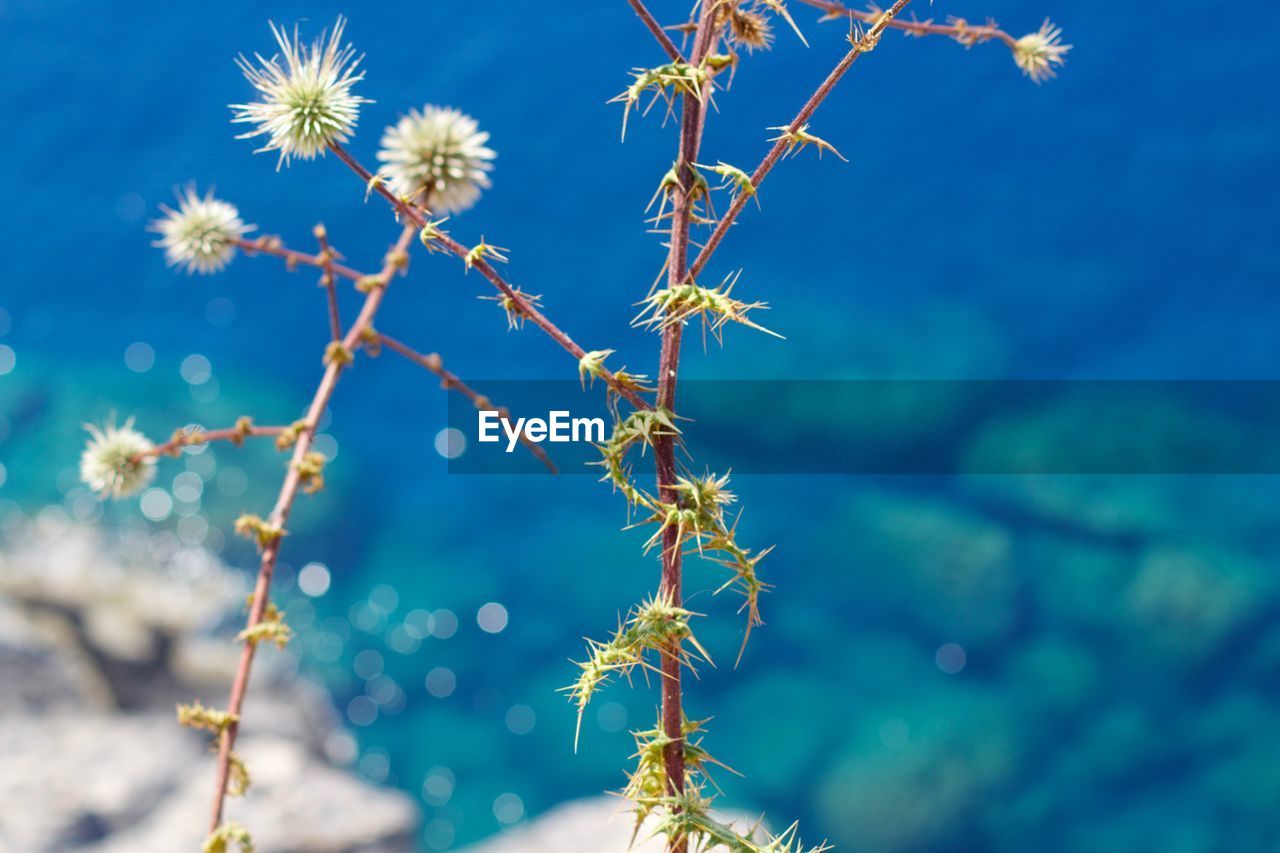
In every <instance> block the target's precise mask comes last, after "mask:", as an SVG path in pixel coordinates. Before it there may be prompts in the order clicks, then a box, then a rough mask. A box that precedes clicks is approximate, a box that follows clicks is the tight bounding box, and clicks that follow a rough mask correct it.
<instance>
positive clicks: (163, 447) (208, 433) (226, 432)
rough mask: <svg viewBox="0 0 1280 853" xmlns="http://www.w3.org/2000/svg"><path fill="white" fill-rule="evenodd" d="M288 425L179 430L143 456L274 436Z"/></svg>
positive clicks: (163, 454) (246, 425)
mask: <svg viewBox="0 0 1280 853" xmlns="http://www.w3.org/2000/svg"><path fill="white" fill-rule="evenodd" d="M286 429H288V427H282V426H263V427H260V426H253V425H252V424H245V425H244V426H240V425H236V426H233V427H228V428H226V429H210V430H196V431H195V432H190V433H183V432H181V431H179V432H178V433H175V434H174V436H173V438H171V439H169V440H168V441H166V442H164V443H163V444H157V445H155V446H154V447H152V448H151V449H150V450H148V451H147V452H146V453H143V454H141V455H142V456H166V455H168V454H171V453H177V452H178V451H179V450H181V449H182V448H184V447H193V446H196V445H201V444H208V443H209V442H211V441H230V442H234V443H235V444H239V443H240V442H242V441H244V440H245V439H246V438H259V437H274V436H278V435H280V434H281V433H282V432H284V431H285V430H286Z"/></svg>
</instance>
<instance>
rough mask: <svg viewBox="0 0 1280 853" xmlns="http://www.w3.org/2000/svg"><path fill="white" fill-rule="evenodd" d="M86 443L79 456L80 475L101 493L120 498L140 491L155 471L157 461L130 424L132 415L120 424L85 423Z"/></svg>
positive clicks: (148, 442) (105, 495) (142, 436)
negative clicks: (99, 425)
mask: <svg viewBox="0 0 1280 853" xmlns="http://www.w3.org/2000/svg"><path fill="white" fill-rule="evenodd" d="M85 429H87V430H88V431H89V444H88V446H86V447H85V449H84V453H83V454H82V455H81V456H80V479H81V480H83V481H84V482H85V484H86V485H87V486H88V487H89V488H91V489H93V490H94V491H95V492H97V493H98V494H100V495H102V496H104V497H112V498H122V497H127V496H128V495H132V494H134V493H136V492H138V491H141V490H142V488H143V487H145V486H146V485H147V484H148V483H150V482H151V478H152V477H154V476H155V473H156V461H155V459H154V458H153V457H152V456H150V455H144V454H148V453H149V452H150V450H151V447H152V445H151V442H150V441H148V440H147V437H146V436H145V435H143V434H142V433H140V432H138V431H137V430H136V429H134V428H133V418H130V419H129V420H127V421H125V422H124V425H123V426H116V425H115V424H114V423H106V424H103V426H102V427H101V428H99V427H96V426H94V425H92V424H85Z"/></svg>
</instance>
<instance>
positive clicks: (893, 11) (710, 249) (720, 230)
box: [688, 0, 910, 281]
mask: <svg viewBox="0 0 1280 853" xmlns="http://www.w3.org/2000/svg"><path fill="white" fill-rule="evenodd" d="M908 2H910V0H898V2H896V3H894V4H893V6H891V7H890V8H889V10H888V11H886V12H884V13H883V14H881V15H879V16H878V18H877V20H876V23H875V24H874V25H872V27H871V28H870V29H868V30H867V31H866V33H865V34H863V36H862V38H860V39H858V40H857V41H856V42H854V44H853V47H851V48H850V49H849V52H848V53H846V54H845V55H844V58H843V59H841V60H840V62H839V63H837V64H836V67H835V68H833V69H831V73H830V74H828V75H827V79H825V80H823V81H822V85H820V86H819V87H818V88H817V90H816V91H815V92H814V93H813V94H812V95H810V96H809V100H808V101H806V102H805V104H804V106H803V107H801V108H800V112H799V113H797V114H796V117H795V118H794V119H792V120H791V124H789V125H787V130H786V132H784V133H782V134H780V135H779V136H778V139H777V141H776V142H774V144H773V147H772V148H770V149H769V153H768V154H766V155H764V159H763V160H761V161H760V165H759V166H756V170H755V171H754V172H752V173H751V186H752V187H753V188H754V189H755V190H757V191H758V190H759V188H760V185H761V184H762V183H764V179H765V178H766V177H767V176H768V174H769V172H771V171H772V170H773V167H774V166H776V165H777V164H778V161H779V160H781V159H782V157H783V155H785V154H786V153H787V150H788V149H789V148H790V145H791V143H790V142H789V141H788V134H790V133H794V132H795V131H797V130H799V129H800V126H801V125H803V124H805V123H807V122H808V121H809V119H810V118H812V117H813V114H814V113H815V112H817V110H818V107H819V106H821V105H822V102H823V101H825V100H826V99H827V96H828V95H830V94H831V91H832V90H833V89H834V88H835V87H836V84H837V83H839V82H840V78H842V77H844V75H845V73H846V72H848V70H849V69H850V68H851V67H852V66H853V63H854V62H855V61H856V60H857V58H858V57H859V56H861V55H862V54H864V53H866V52H867V51H869V50H871V49H872V48H873V47H875V44H876V42H877V40H879V38H880V35H881V34H882V33H883V32H884V30H885V28H886V27H890V26H892V25H893V23H894V20H895V17H896V16H897V14H898V13H899V12H901V11H902V7H904V6H906V5H907V3H908ZM750 195H751V194H748V193H746V192H743V191H742V190H739V191H738V194H737V196H735V197H734V199H733V203H732V204H730V205H729V209H728V210H726V211H725V214H724V216H723V217H721V218H720V221H719V222H717V223H716V227H715V229H714V230H713V231H712V232H711V236H710V237H708V238H707V242H706V243H705V244H703V246H702V250H701V251H700V252H698V256H697V257H696V258H695V259H694V261H693V264H692V265H690V267H689V275H688V278H689V280H690V281H697V278H698V276H699V275H701V274H702V270H703V269H704V268H705V267H706V265H707V262H708V261H710V260H711V256H712V255H713V254H715V251H716V249H717V248H719V246H720V241H722V240H723V239H724V236H725V234H727V233H729V227H730V226H731V225H733V223H734V220H736V219H737V218H738V214H740V213H741V212H742V208H744V207H745V206H746V204H747V199H748V198H749V197H750Z"/></svg>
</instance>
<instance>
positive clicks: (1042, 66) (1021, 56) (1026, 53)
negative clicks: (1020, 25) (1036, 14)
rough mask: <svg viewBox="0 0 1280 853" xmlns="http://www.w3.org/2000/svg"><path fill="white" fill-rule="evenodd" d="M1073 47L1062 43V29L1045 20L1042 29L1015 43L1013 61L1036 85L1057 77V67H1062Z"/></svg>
mask: <svg viewBox="0 0 1280 853" xmlns="http://www.w3.org/2000/svg"><path fill="white" fill-rule="evenodd" d="M1069 50H1071V45H1069V44H1063V43H1062V29H1061V28H1059V27H1055V26H1054V25H1053V24H1052V23H1051V22H1050V21H1049V19H1048V18H1045V21H1044V23H1043V24H1041V25H1040V29H1039V30H1037V31H1036V32H1034V33H1028V34H1027V35H1025V36H1023V37H1022V38H1020V39H1018V40H1017V41H1016V42H1014V43H1013V61H1014V62H1016V63H1018V67H1019V68H1021V69H1022V73H1024V74H1026V75H1027V76H1028V77H1030V78H1031V79H1032V80H1033V81H1035V82H1036V83H1042V82H1044V81H1045V80H1047V79H1049V78H1050V77H1054V76H1057V72H1056V71H1055V70H1054V67H1053V66H1055V65H1061V64H1062V63H1063V62H1064V57H1065V56H1066V55H1067V51H1069Z"/></svg>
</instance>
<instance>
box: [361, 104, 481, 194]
mask: <svg viewBox="0 0 1280 853" xmlns="http://www.w3.org/2000/svg"><path fill="white" fill-rule="evenodd" d="M488 141H489V134H488V133H487V132H485V131H482V130H480V129H479V126H478V125H477V124H476V120H475V119H473V118H472V117H471V116H469V115H467V114H466V113H464V112H462V111H461V110H455V109H453V108H452V107H437V106H435V105H433V104H427V105H426V106H424V107H423V108H422V109H421V110H410V111H409V114H408V115H407V116H405V117H403V118H402V119H400V121H398V122H397V123H395V124H393V125H391V126H390V127H388V128H387V129H386V131H384V132H383V134H382V148H381V149H380V150H379V151H378V160H380V161H381V162H382V163H383V166H382V168H381V171H380V172H379V174H381V175H383V176H385V177H386V178H388V179H389V180H390V183H391V187H392V189H393V190H394V191H395V192H396V193H398V194H399V195H401V196H406V197H408V198H412V199H415V200H417V201H420V202H423V203H424V204H426V206H427V207H429V208H431V210H432V211H434V212H435V213H458V212H460V211H463V210H466V209H467V208H469V207H471V206H472V205H473V204H475V203H476V200H477V199H478V198H480V191H481V190H482V189H487V188H488V187H489V186H490V185H491V184H490V181H489V172H490V171H492V169H493V163H492V162H490V161H492V160H493V158H494V157H496V156H498V155H497V153H496V152H494V151H493V150H492V149H490V148H486V147H485V143H486V142H488Z"/></svg>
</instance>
